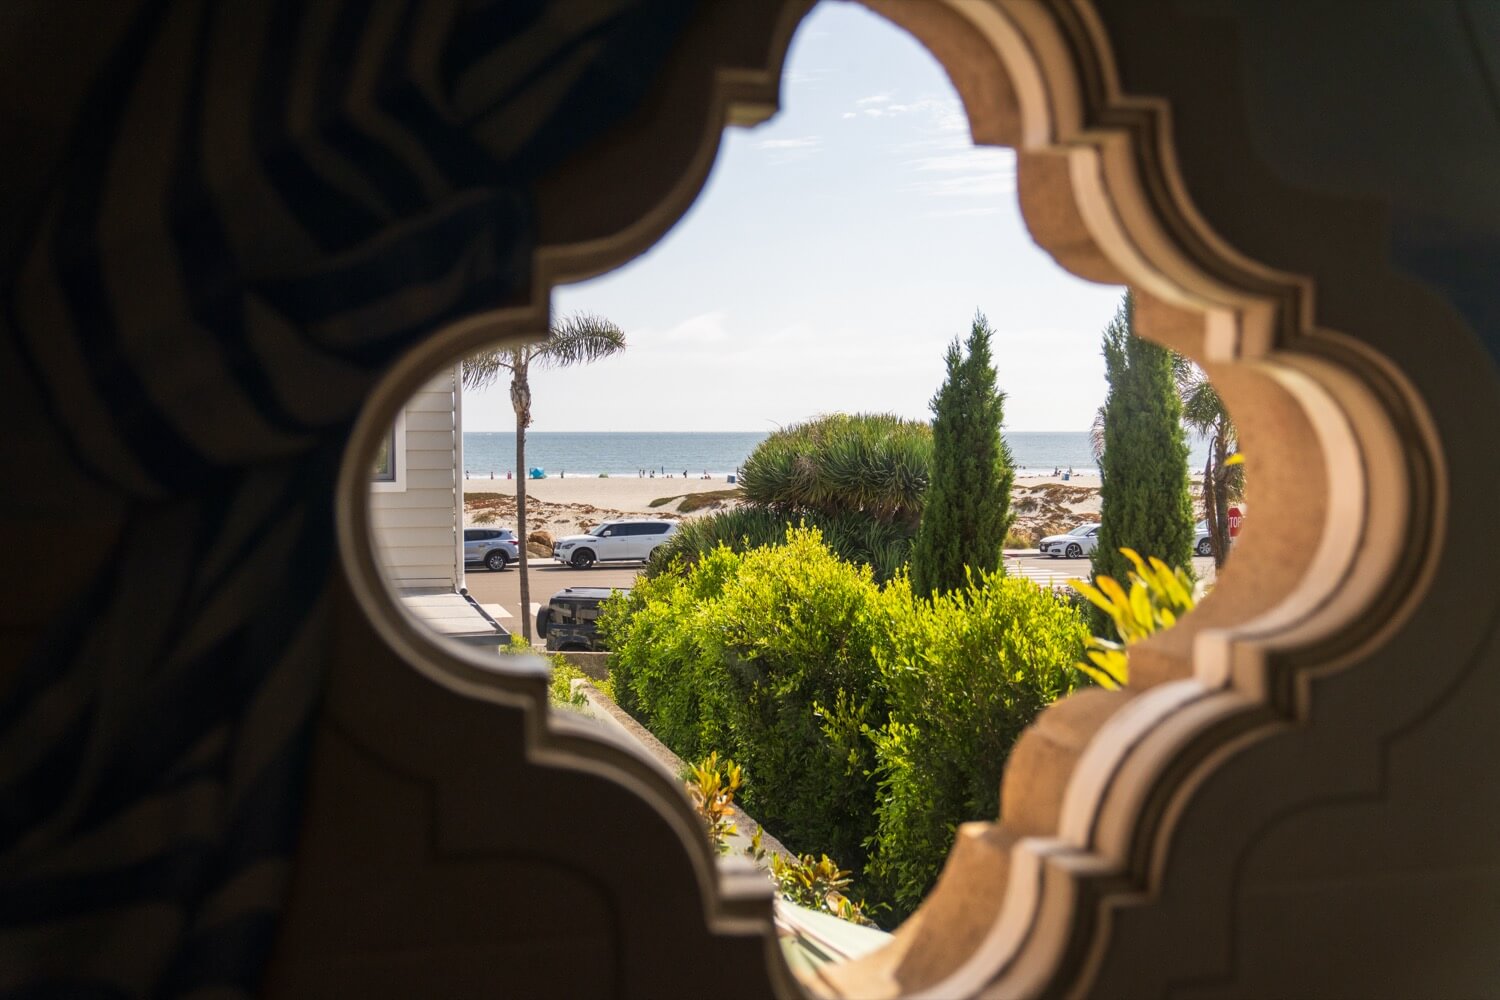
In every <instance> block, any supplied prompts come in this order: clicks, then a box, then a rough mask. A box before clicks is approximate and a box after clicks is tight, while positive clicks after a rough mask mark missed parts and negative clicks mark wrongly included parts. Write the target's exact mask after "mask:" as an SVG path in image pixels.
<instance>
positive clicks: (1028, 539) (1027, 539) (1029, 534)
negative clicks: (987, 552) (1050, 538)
mask: <svg viewBox="0 0 1500 1000" xmlns="http://www.w3.org/2000/svg"><path fill="white" fill-rule="evenodd" d="M1041 540H1042V536H1041V535H1038V534H1037V533H1036V532H1035V531H1033V530H1030V529H1027V528H1011V529H1010V530H1009V531H1007V532H1006V533H1005V541H1004V542H1002V543H1001V547H1002V548H1007V549H1034V548H1036V543H1037V542H1039V541H1041Z"/></svg>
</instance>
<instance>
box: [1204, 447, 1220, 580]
mask: <svg viewBox="0 0 1500 1000" xmlns="http://www.w3.org/2000/svg"><path fill="white" fill-rule="evenodd" d="M1203 523H1204V525H1205V526H1206V527H1207V528H1208V551H1209V552H1211V553H1212V554H1213V557H1214V565H1215V566H1218V565H1219V496H1218V491H1217V490H1215V489H1214V449H1213V448H1212V447H1210V448H1209V449H1208V461H1206V462H1204V463H1203Z"/></svg>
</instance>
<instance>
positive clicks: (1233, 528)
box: [1229, 507, 1244, 538]
mask: <svg viewBox="0 0 1500 1000" xmlns="http://www.w3.org/2000/svg"><path fill="white" fill-rule="evenodd" d="M1243 516H1244V515H1243V514H1241V513H1240V509H1239V508H1238V507H1231V508H1229V537H1230V538H1234V537H1236V536H1237V535H1239V533H1240V518H1242V517H1243Z"/></svg>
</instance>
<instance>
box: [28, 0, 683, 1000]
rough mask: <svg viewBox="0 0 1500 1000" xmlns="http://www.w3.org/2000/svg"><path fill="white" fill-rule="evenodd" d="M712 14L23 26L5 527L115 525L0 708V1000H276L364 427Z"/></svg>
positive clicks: (649, 1) (65, 10)
mask: <svg viewBox="0 0 1500 1000" xmlns="http://www.w3.org/2000/svg"><path fill="white" fill-rule="evenodd" d="M696 2H697V0H497V2H490V3H483V2H467V3H465V2H451V0H442V2H438V0H421V2H418V0H409V2H404V3H403V2H387V3H378V4H376V3H356V2H337V0H317V2H301V0H257V2H247V3H235V4H213V3H204V2H189V0H181V2H172V3H167V2H157V0H151V2H136V3H133V4H132V3H118V4H111V5H105V4H97V5H95V4H50V3H42V2H40V0H37V2H21V3H17V4H10V5H7V7H6V9H5V10H4V11H3V13H0V55H3V56H4V58H3V59H0V63H4V64H5V69H4V70H0V79H3V81H4V87H3V89H0V146H3V148H5V149H6V150H7V154H6V156H5V158H4V159H5V161H6V162H5V164H4V165H3V166H0V177H3V178H4V181H5V183H3V184H0V213H3V216H0V217H3V220H4V224H3V226H0V334H3V336H0V399H3V400H4V402H3V405H4V407H5V413H6V416H7V425H8V429H9V430H10V431H11V433H9V434H8V435H6V436H5V443H4V444H3V446H0V447H3V451H0V461H3V463H4V465H3V467H4V469H5V480H6V488H5V490H4V498H3V500H0V503H3V504H5V505H7V506H9V507H11V509H12V510H39V511H49V512H68V511H72V512H76V514H77V516H78V517H79V518H86V517H88V516H90V513H91V512H92V513H93V514H95V515H100V516H103V514H105V513H107V515H108V517H109V518H111V519H113V520H115V521H117V522H118V523H121V524H123V525H124V530H123V532H121V533H120V535H119V537H118V541H117V542H114V543H112V546H111V550H110V551H109V552H107V553H106V554H104V557H103V558H102V559H100V560H98V565H100V566H102V567H103V568H102V569H101V570H100V572H99V573H98V574H97V575H96V576H95V577H94V578H93V579H88V580H82V581H80V586H79V588H78V591H77V594H76V600H75V601H74V604H73V611H74V613H70V614H69V615H67V616H66V618H65V619H64V620H60V621H58V622H57V623H56V627H55V628H54V629H53V631H52V633H51V634H50V635H49V636H48V637H47V638H46V639H45V640H44V641H42V642H41V643H40V644H39V645H38V646H37V647H36V648H35V650H34V653H33V655H31V657H30V659H29V660H28V661H27V662H26V663H25V665H24V667H23V668H22V670H21V673H20V674H19V675H18V676H17V677H15V678H13V679H12V682H11V683H10V685H9V688H8V690H6V692H5V695H4V699H3V701H0V995H5V996H12V995H14V996H28V997H30V996H63V995H66V996H70V997H78V996H89V997H93V996H100V997H104V996H145V995H153V996H154V995H179V994H185V993H190V992H198V991H204V990H209V989H218V990H225V991H229V992H246V993H248V992H253V991H254V989H255V987H256V984H257V982H258V981H259V976H260V971H261V968H262V966H263V965H264V962H265V959H266V957H267V954H268V949H269V947H270V944H271V941H272V938H273V935H274V930H275V922H276V915H277V912H278V908H279V906H280V905H281V902H282V899H283V896H284V893H285V888H286V884H287V877H288V874H289V859H290V855H291V853H292V851H293V849H294V839H295V833H296V826H297V821H298V810H299V805H300V791H301V789H300V780H301V776H302V772H303V770H304V767H305V763H306V759H307V746H306V742H307V740H306V736H307V733H308V730H309V723H310V720H311V717H312V712H313V709H314V707H315V705H316V702H317V698H318V691H319V686H320V683H321V677H320V675H319V670H320V648H321V644H322V636H323V629H324V622H323V616H322V613H321V606H322V603H323V594H324V591H325V588H326V585H327V582H328V578H329V568H330V560H331V559H332V558H334V552H333V513H332V512H333V503H332V494H333V486H334V479H335V475H336V470H337V466H338V462H339V459H340V455H341V452H342V449H343V445H344V442H345V440H346V437H347V434H348V430H349V427H350V425H351V423H352V421H353V418H354V416H355V413H356V411H357V409H358V407H359V405H360V403H361V401H362V399H363V398H364V395H365V393H366V392H367V391H368V389H369V387H370V386H371V385H372V384H373V382H374V381H375V379H376V378H377V377H378V376H379V375H380V374H381V373H382V371H383V369H384V368H385V367H386V366H387V365H388V364H389V363H390V362H391V361H392V360H393V359H394V358H395V357H396V356H397V355H399V354H400V353H401V352H402V351H403V350H404V349H405V348H407V347H408V346H410V345H411V344H412V343H413V342H414V341H415V340H416V339H417V338H419V337H421V336H422V335H423V334H424V333H425V332H428V331H431V330H432V329H434V328H435V327H437V326H439V325H442V324H444V323H446V322H448V321H450V320H453V319H455V318H457V317H461V316H463V315H465V314H468V313H472V312H474V311H477V310H481V309H487V308H493V307H494V306H496V305H497V304H500V303H503V302H504V301H506V300H507V298H509V297H511V296H513V295H514V294H515V293H517V292H518V291H519V290H522V289H524V288H525V287H526V284H527V282H528V277H529V276H528V268H529V261H530V252H531V249H532V247H531V234H532V230H533V225H532V199H531V196H530V189H531V186H532V184H533V182H534V181H535V179H536V178H537V177H538V176H539V175H540V174H542V173H543V172H545V171H547V170H548V169H549V168H551V167H553V166H554V165H556V164H558V163H559V162H560V161H562V160H563V159H565V158H566V157H568V156H570V155H573V154H574V153H576V152H577V151H578V150H579V149H580V148H582V147H583V145H584V144H585V143H587V142H588V141H589V140H590V139H591V138H593V137H595V136H597V135H599V134H600V133H601V132H602V131H603V130H605V129H607V128H609V127H610V126H611V124H613V123H615V122H617V121H619V120H620V119H621V118H622V117H623V116H624V115H625V114H627V113H628V112H629V111H631V110H632V108H633V107H635V106H636V105H637V104H638V103H639V101H640V99H641V97H642V96H643V94H644V92H645V90H646V88H647V87H648V85H649V84H650V83H651V80H652V73H653V70H654V68H655V67H656V66H657V65H658V64H659V63H660V61H661V60H662V59H663V58H664V56H665V55H666V53H667V51H668V50H669V49H670V47H671V46H672V45H673V43H674V41H675V40H676V39H677V38H678V37H679V35H680V33H681V30H682V29H683V27H684V26H685V24H686V22H687V19H688V18H689V17H690V16H691V14H692V12H693V9H694V7H695V5H696ZM68 554H69V549H68V545H67V541H66V540H65V539H59V540H58V557H59V558H60V559H66V558H67V557H68ZM127 583H128V586H127V585H126V584H127Z"/></svg>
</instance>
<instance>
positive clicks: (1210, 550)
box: [1193, 521, 1214, 556]
mask: <svg viewBox="0 0 1500 1000" xmlns="http://www.w3.org/2000/svg"><path fill="white" fill-rule="evenodd" d="M1193 531H1194V532H1196V534H1195V535H1194V536H1193V554H1194V555H1200V556H1211V555H1213V554H1214V545H1213V542H1211V541H1209V538H1208V522H1207V521H1199V522H1198V523H1197V524H1195V525H1193Z"/></svg>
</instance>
